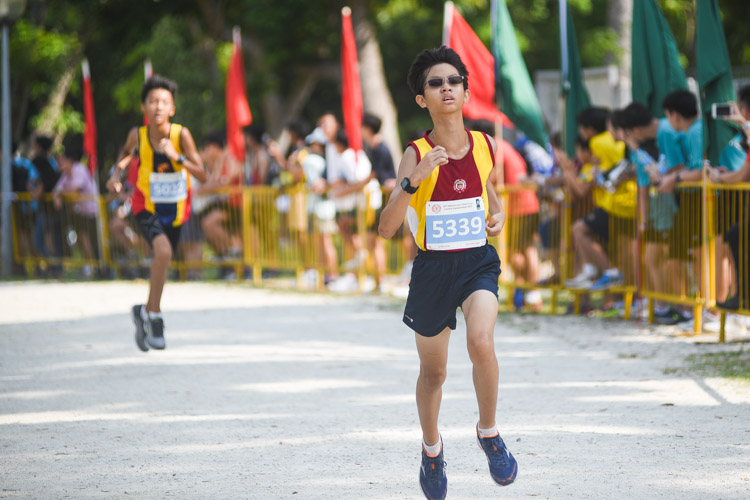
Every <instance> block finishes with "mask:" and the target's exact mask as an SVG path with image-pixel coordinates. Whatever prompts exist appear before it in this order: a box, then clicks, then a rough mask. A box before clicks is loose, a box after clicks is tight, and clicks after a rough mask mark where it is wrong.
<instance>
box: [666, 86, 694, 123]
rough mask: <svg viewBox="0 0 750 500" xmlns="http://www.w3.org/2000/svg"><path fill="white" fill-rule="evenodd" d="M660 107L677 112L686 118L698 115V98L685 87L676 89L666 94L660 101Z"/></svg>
mask: <svg viewBox="0 0 750 500" xmlns="http://www.w3.org/2000/svg"><path fill="white" fill-rule="evenodd" d="M661 107H662V109H664V111H671V112H673V113H678V114H679V115H680V116H682V117H683V118H686V119H688V120H689V119H691V118H695V117H696V116H698V99H697V98H696V97H695V95H693V93H692V92H690V91H689V90H686V89H678V90H675V91H673V92H670V93H669V94H667V95H666V96H665V97H664V100H663V101H662V102H661Z"/></svg>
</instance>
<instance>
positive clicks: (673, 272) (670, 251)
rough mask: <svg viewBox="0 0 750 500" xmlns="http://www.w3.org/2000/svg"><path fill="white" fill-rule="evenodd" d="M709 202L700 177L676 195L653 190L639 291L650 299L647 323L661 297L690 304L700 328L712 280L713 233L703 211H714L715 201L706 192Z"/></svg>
mask: <svg viewBox="0 0 750 500" xmlns="http://www.w3.org/2000/svg"><path fill="white" fill-rule="evenodd" d="M706 201H707V202H708V203H707V204H706ZM706 201H704V194H703V191H702V189H701V183H699V182H696V183H683V184H681V185H680V186H679V188H678V189H676V190H675V192H674V194H667V193H660V192H658V191H656V189H655V188H651V189H650V192H649V207H648V218H649V220H648V223H647V229H646V231H645V232H644V233H643V234H642V252H641V267H642V288H641V293H642V295H643V296H644V297H646V298H648V299H650V300H649V323H652V322H653V320H654V303H655V301H657V300H660V301H664V302H667V303H671V304H681V305H686V306H690V307H692V308H693V316H694V318H695V321H694V331H695V332H700V331H701V329H702V324H701V320H702V311H703V307H704V306H705V305H706V296H707V287H708V286H709V283H710V281H711V280H710V279H706V272H705V271H706V269H708V268H709V267H708V266H710V264H709V259H707V256H708V255H709V253H712V252H713V249H711V246H712V243H711V233H712V232H711V231H709V230H708V226H707V225H706V224H705V223H704V213H710V212H711V211H712V207H713V200H712V199H711V197H707V198H706ZM704 205H705V206H704Z"/></svg>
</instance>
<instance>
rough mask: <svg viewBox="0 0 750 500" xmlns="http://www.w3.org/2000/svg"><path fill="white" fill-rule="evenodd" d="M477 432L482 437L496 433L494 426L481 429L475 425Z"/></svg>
mask: <svg viewBox="0 0 750 500" xmlns="http://www.w3.org/2000/svg"><path fill="white" fill-rule="evenodd" d="M477 432H478V433H479V437H482V438H488V437H493V436H497V435H498V432H497V427H496V426H493V427H491V428H489V429H482V428H481V427H479V425H477Z"/></svg>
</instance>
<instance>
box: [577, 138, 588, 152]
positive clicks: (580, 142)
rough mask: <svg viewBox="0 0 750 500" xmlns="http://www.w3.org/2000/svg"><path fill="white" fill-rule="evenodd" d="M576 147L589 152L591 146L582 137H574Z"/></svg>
mask: <svg viewBox="0 0 750 500" xmlns="http://www.w3.org/2000/svg"><path fill="white" fill-rule="evenodd" d="M576 146H578V147H579V148H581V149H583V150H584V151H591V145H590V144H589V141H588V140H587V139H584V138H583V136H582V135H580V134H579V135H577V136H576Z"/></svg>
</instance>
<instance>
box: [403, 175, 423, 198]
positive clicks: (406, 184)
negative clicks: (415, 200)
mask: <svg viewBox="0 0 750 500" xmlns="http://www.w3.org/2000/svg"><path fill="white" fill-rule="evenodd" d="M418 187H419V186H417V187H414V186H412V185H411V182H410V181H409V178H408V177H404V179H403V180H402V181H401V189H403V190H404V191H406V192H407V193H409V194H414V193H416V192H417V188H418Z"/></svg>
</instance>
